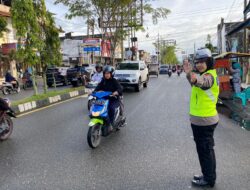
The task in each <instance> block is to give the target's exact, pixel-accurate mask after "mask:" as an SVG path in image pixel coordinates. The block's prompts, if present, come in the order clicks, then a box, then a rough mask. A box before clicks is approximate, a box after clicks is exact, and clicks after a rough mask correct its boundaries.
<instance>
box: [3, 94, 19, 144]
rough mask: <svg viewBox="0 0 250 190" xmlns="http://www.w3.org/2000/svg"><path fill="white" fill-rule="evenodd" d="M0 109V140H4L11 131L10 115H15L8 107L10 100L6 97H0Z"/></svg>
mask: <svg viewBox="0 0 250 190" xmlns="http://www.w3.org/2000/svg"><path fill="white" fill-rule="evenodd" d="M0 104H1V106H0V107H1V110H0V141H3V140H6V139H8V138H9V137H10V135H11V134H12V131H13V122H12V119H11V118H12V117H14V118H15V117H16V116H15V113H14V111H13V110H12V109H11V108H10V101H9V100H8V99H1V101H0Z"/></svg>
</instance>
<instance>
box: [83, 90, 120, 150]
mask: <svg viewBox="0 0 250 190" xmlns="http://www.w3.org/2000/svg"><path fill="white" fill-rule="evenodd" d="M111 95H112V93H111V92H95V93H93V94H92V96H93V97H94V101H93V102H92V103H93V104H92V106H91V108H90V114H89V116H90V122H89V131H88V136H87V140H88V144H89V146H90V147H91V148H96V147H98V146H99V145H100V143H101V138H102V136H107V135H108V134H109V133H110V132H108V127H109V126H108V124H107V121H108V119H109V118H108V105H109V98H110V97H112V98H114V97H113V96H111ZM123 126H125V118H124V117H123V115H122V112H121V106H120V107H118V108H117V109H116V111H115V116H114V123H113V127H114V130H119V128H120V127H123Z"/></svg>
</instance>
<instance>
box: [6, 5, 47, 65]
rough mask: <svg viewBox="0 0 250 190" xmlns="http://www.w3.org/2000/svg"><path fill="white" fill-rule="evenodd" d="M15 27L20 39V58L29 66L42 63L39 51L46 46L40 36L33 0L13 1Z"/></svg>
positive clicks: (12, 13) (18, 52)
mask: <svg viewBox="0 0 250 190" xmlns="http://www.w3.org/2000/svg"><path fill="white" fill-rule="evenodd" d="M11 15H12V22H13V26H14V28H15V29H16V35H17V38H18V44H19V45H18V51H17V54H18V57H19V58H22V59H23V61H24V62H26V63H28V64H29V65H35V64H36V63H37V62H39V61H40V57H39V56H38V55H37V51H38V50H40V49H41V48H42V47H43V46H44V42H43V40H42V39H41V38H40V36H39V32H40V31H39V24H38V20H37V16H36V11H35V9H34V5H33V1H32V0H13V1H12V7H11Z"/></svg>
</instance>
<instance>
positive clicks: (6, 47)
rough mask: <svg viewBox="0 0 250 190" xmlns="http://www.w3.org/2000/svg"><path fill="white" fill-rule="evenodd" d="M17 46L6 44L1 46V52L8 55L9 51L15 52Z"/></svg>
mask: <svg viewBox="0 0 250 190" xmlns="http://www.w3.org/2000/svg"><path fill="white" fill-rule="evenodd" d="M16 49H17V44H16V43H6V44H2V52H3V54H9V53H10V51H11V50H16Z"/></svg>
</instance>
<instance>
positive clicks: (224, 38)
mask: <svg viewBox="0 0 250 190" xmlns="http://www.w3.org/2000/svg"><path fill="white" fill-rule="evenodd" d="M240 23H241V22H230V23H225V22H224V19H223V18H222V19H221V23H220V24H219V25H218V27H217V39H218V40H217V49H218V53H219V54H221V53H224V52H243V51H244V43H243V32H239V33H236V34H233V35H230V36H228V35H227V34H228V33H229V32H230V31H231V30H232V29H233V28H234V27H235V26H237V25H238V24H240Z"/></svg>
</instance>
